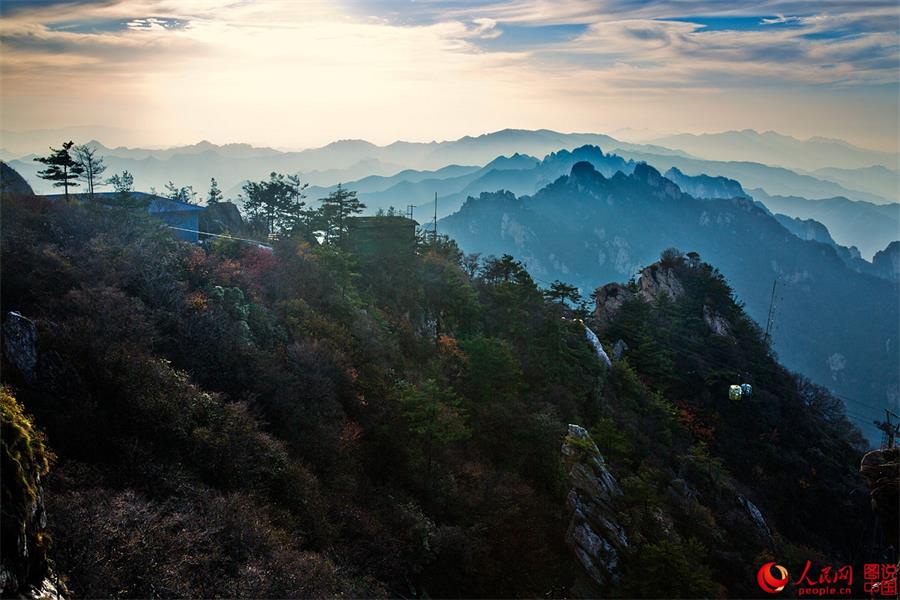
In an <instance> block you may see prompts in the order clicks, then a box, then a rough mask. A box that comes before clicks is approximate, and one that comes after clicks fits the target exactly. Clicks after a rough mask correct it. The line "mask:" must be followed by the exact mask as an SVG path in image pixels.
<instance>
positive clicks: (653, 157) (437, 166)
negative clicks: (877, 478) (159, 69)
mask: <svg viewBox="0 0 900 600" xmlns="http://www.w3.org/2000/svg"><path fill="white" fill-rule="evenodd" d="M63 133H65V134H67V135H64V136H63V135H62V134H63ZM74 133H78V134H79V135H74V136H73V135H70V134H74ZM47 135H49V134H47V133H46V132H44V133H42V134H41V136H39V138H40V140H41V141H42V142H43V141H45V140H47V139H51V140H52V141H51V143H52V144H55V145H57V146H58V145H59V143H61V142H62V141H64V139H74V140H75V141H76V142H79V143H80V142H81V141H82V140H81V139H79V136H80V135H84V133H82V132H81V130H71V131H70V130H63V131H61V132H60V133H59V135H60V137H59V138H47V137H46V136H47ZM93 135H94V136H96V135H97V134H96V133H94V134H93ZM20 138H22V136H21V135H15V136H11V137H9V138H4V139H9V140H11V141H15V142H16V145H15V147H16V148H21V147H23V143H24V142H23V141H22V139H20ZM53 140H55V141H53ZM88 145H91V146H94V147H95V148H97V149H98V151H99V152H100V154H101V155H104V156H106V159H107V160H106V162H107V165H108V167H109V169H108V172H109V171H115V172H119V171H122V170H128V171H130V172H131V173H132V174H133V175H134V176H135V182H136V185H137V186H138V187H139V188H140V189H143V190H149V189H150V188H153V187H155V188H157V189H162V188H163V187H164V186H165V184H166V183H167V182H168V181H170V180H171V181H173V182H175V183H176V184H177V185H179V186H192V187H193V188H194V190H195V191H197V192H198V193H199V194H201V196H202V194H203V193H204V192H205V191H206V189H207V188H208V186H209V179H210V178H211V177H215V178H216V179H217V180H218V181H219V185H220V187H221V188H222V189H223V190H224V191H225V192H226V197H235V196H236V195H237V194H238V193H239V192H240V188H241V185H242V184H243V182H245V181H247V180H260V179H264V178H266V177H268V175H269V173H271V172H272V171H277V172H281V173H287V174H296V173H300V174H301V177H302V179H303V181H304V182H306V183H309V184H310V185H311V186H320V187H325V188H327V187H331V186H335V185H337V184H338V183H344V184H345V186H346V187H351V188H353V187H354V184H356V183H357V182H358V181H359V180H361V179H365V178H368V177H371V176H380V177H396V176H400V177H402V179H401V180H398V181H395V182H394V183H401V182H406V183H409V184H413V183H417V182H420V181H422V179H417V180H416V179H411V178H406V177H404V174H410V173H413V172H432V171H433V172H435V174H434V175H433V176H432V177H430V179H434V180H435V181H436V180H444V179H448V178H452V177H453V176H451V175H449V174H447V173H437V171H439V170H443V169H444V168H445V167H447V166H448V165H463V166H469V167H472V168H473V170H474V169H479V168H483V167H485V166H486V165H488V164H489V163H491V161H494V160H495V159H496V158H497V157H510V158H509V161H510V163H509V164H507V165H505V166H504V167H503V169H499V168H497V167H498V165H495V169H496V170H526V171H527V170H529V169H531V168H532V167H533V163H532V164H529V161H528V159H530V158H531V157H537V158H534V161H535V162H536V161H538V160H539V159H540V157H545V156H547V155H549V154H551V153H553V152H556V151H558V150H559V149H561V148H564V149H568V150H570V151H574V149H577V148H580V147H582V146H585V145H591V146H599V147H601V148H604V149H606V150H607V151H609V152H610V153H612V154H617V155H619V156H620V157H622V158H623V159H625V160H633V161H636V162H639V161H645V162H647V163H649V164H652V165H654V166H656V167H657V168H659V169H661V170H663V171H665V170H667V169H669V168H671V167H675V168H677V169H679V170H680V171H681V172H682V173H685V174H688V175H700V174H707V175H710V176H713V177H720V176H721V177H727V178H730V179H735V180H738V181H740V182H741V183H742V184H743V186H744V188H745V189H751V188H762V189H764V190H765V191H766V192H767V193H769V194H780V195H797V196H804V197H808V198H823V197H832V196H845V197H847V198H850V199H853V200H864V201H869V202H874V203H884V202H887V201H889V200H890V201H893V200H896V199H897V191H896V186H894V188H891V181H892V179H891V177H892V173H893V174H894V175H896V173H895V172H894V171H891V170H890V169H886V168H880V169H875V168H872V169H869V168H868V167H863V168H861V169H856V167H854V166H853V165H857V164H859V162H860V161H859V160H856V159H854V158H853V157H854V156H856V154H858V152H857V150H854V148H853V147H849V146H847V147H844V146H838V148H843V150H842V152H843V153H838V152H835V153H833V154H832V155H829V156H831V158H832V159H833V162H829V163H827V165H826V167H832V168H831V169H830V170H829V169H827V168H826V169H825V170H823V171H822V172H821V173H820V172H800V171H792V170H789V169H786V168H782V167H774V166H769V165H771V164H774V163H777V162H778V161H777V158H778V157H777V155H775V154H773V155H767V156H760V157H755V158H754V159H753V160H744V161H743V162H725V161H722V160H704V159H700V158H696V157H693V156H691V155H690V154H688V153H686V152H684V151H681V150H677V149H676V150H672V149H669V148H665V147H662V146H658V145H652V144H631V143H627V142H623V141H621V140H617V139H615V138H613V137H610V136H607V135H603V134H594V133H559V132H555V131H550V130H537V131H530V130H518V129H506V130H502V131H497V132H493V133H488V134H484V135H480V136H474V137H473V136H466V137H463V138H460V139H457V140H449V141H443V142H425V143H423V142H404V141H398V142H394V143H392V144H388V145H384V146H378V145H376V144H372V143H371V142H368V141H365V140H340V141H336V142H333V143H331V144H328V145H326V146H323V147H321V148H312V149H308V150H303V151H280V150H276V149H273V148H265V147H263V148H259V147H254V146H250V145H248V144H224V145H216V144H213V143H210V142H208V141H202V142H199V143H197V144H192V145H189V146H180V147H176V148H169V149H163V150H159V149H141V148H123V147H117V148H109V147H106V146H105V145H103V144H101V143H100V142H98V141H96V140H94V141H91V142H88ZM29 147H31V148H32V150H31V151H32V152H44V151H45V150H46V144H44V143H41V144H40V145H32V146H29ZM517 154H518V156H519V159H516V158H515V157H516V155H517ZM0 155H2V157H3V158H4V159H5V160H7V161H8V162H9V163H10V165H11V166H12V167H13V168H15V169H17V170H18V171H19V172H20V173H21V174H22V175H23V176H24V177H25V178H26V179H27V180H28V181H29V183H30V184H31V185H32V186H33V187H34V188H35V190H36V191H37V192H39V193H45V192H48V191H49V190H48V189H46V188H45V184H44V182H42V181H40V180H39V179H38V178H37V177H36V173H37V170H38V165H37V164H36V163H34V162H33V161H32V160H31V159H32V158H33V157H34V155H33V154H28V155H24V156H23V155H22V154H21V153H9V152H0ZM879 156H880V155H879ZM522 157H525V158H522ZM721 157H722V156H721V155H716V156H712V157H711V158H717V159H720V158H721ZM569 167H571V165H569ZM834 167H837V169H835V168H834ZM851 167H852V168H851ZM867 169H868V170H867ZM456 175H460V173H457V174H456ZM426 179H427V178H426ZM895 179H896V178H895ZM471 182H472V179H469V180H458V181H455V182H445V183H443V184H441V187H440V188H438V189H432V190H431V191H430V193H425V192H424V191H423V193H422V195H423V196H428V197H429V198H433V197H434V193H435V192H437V193H438V196H439V197H441V196H448V195H452V194H462V195H463V196H462V200H464V199H465V197H466V195H468V194H478V193H480V192H481V191H494V190H495V189H497V188H493V189H490V188H485V189H481V190H479V189H466V190H464V188H466V186H467V185H468V184H470V183H471ZM429 185H431V186H432V187H435V186H436V184H434V183H433V182H432V183H430V184H429ZM419 187H426V186H419ZM476 187H477V186H476ZM892 189H893V191H892ZM385 190H386V188H385V189H382V190H378V191H385ZM359 191H362V190H359ZM406 191H407V190H404V189H402V188H401V189H398V190H396V192H398V193H399V192H406ZM534 191H535V190H534V189H529V188H527V186H526V188H524V191H523V192H521V193H532V192H534ZM409 192H410V193H411V194H412V197H410V198H405V199H404V198H399V199H398V198H393V199H387V198H386V197H381V198H374V199H371V203H372V205H373V206H377V207H382V206H389V205H392V204H393V205H396V204H420V203H421V201H420V199H419V196H418V195H417V194H418V192H417V191H416V188H412V190H409ZM451 205H452V202H451ZM439 209H440V202H439ZM439 212H440V210H439Z"/></svg>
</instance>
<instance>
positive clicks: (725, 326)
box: [703, 305, 731, 335]
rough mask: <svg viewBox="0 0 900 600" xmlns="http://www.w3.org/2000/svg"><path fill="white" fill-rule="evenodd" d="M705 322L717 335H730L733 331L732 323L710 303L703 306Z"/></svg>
mask: <svg viewBox="0 0 900 600" xmlns="http://www.w3.org/2000/svg"><path fill="white" fill-rule="evenodd" d="M703 322H704V323H706V326H707V327H709V328H710V329H711V330H712V332H713V333H715V334H716V335H728V334H729V333H731V325H729V323H728V321H726V320H725V319H724V318H723V317H722V316H721V315H720V314H719V313H717V312H716V311H714V310H713V309H712V308H710V307H709V305H704V306H703Z"/></svg>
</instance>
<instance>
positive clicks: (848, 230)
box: [749, 189, 900, 259]
mask: <svg viewBox="0 0 900 600" xmlns="http://www.w3.org/2000/svg"><path fill="white" fill-rule="evenodd" d="M749 193H750V195H751V196H753V198H754V199H756V200H758V201H760V202H762V203H763V204H765V205H766V207H768V208H769V210H771V211H772V212H777V213H782V214H785V215H788V216H790V217H797V218H800V219H815V220H816V221H819V222H820V223H822V224H823V225H825V226H826V227H827V228H828V231H829V233H830V234H831V235H832V237H834V239H835V240H836V241H837V242H838V243H839V244H842V245H844V246H856V247H858V248H859V251H860V253H861V254H862V256H863V257H864V258H866V259H871V258H872V256H873V255H874V254H875V253H876V252H878V251H879V250H882V249H884V248H885V247H886V246H887V245H888V244H890V243H891V242H892V241H894V240H897V239H898V237H900V204H896V203H894V204H872V203H870V202H859V201H853V200H848V199H847V198H844V197H840V196H839V197H836V198H823V199H816V200H810V199H808V198H803V197H799V196H772V195H769V194H767V193H766V192H765V191H763V190H761V189H751V190H749Z"/></svg>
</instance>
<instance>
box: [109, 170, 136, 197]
mask: <svg viewBox="0 0 900 600" xmlns="http://www.w3.org/2000/svg"><path fill="white" fill-rule="evenodd" d="M106 185H111V186H113V189H114V190H115V191H116V193H117V194H130V193H131V192H133V191H134V175H132V174H131V173H129V172H128V171H122V174H121V175H119V174H118V173H117V174H115V175H113V176H112V177H110V178H109V179H107V180H106Z"/></svg>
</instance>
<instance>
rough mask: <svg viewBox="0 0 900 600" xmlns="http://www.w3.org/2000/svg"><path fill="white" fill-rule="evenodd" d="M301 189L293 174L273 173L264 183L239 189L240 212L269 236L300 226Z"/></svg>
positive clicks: (303, 196)
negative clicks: (242, 208)
mask: <svg viewBox="0 0 900 600" xmlns="http://www.w3.org/2000/svg"><path fill="white" fill-rule="evenodd" d="M305 188H306V184H301V183H300V178H299V177H298V176H297V175H290V176H287V177H285V176H284V175H282V174H281V173H274V172H273V173H271V174H269V180H268V181H258V182H257V181H248V182H247V183H245V184H244V186H243V190H244V195H245V198H244V210H246V211H247V213H248V215H249V216H250V220H251V221H252V222H255V223H258V224H260V225H261V226H262V227H263V228H264V229H265V230H266V233H268V234H270V235H271V234H276V233H280V232H283V231H290V230H292V229H294V228H295V227H298V226H303V224H304V221H305V212H304V210H303V207H304V206H306V203H305V202H303V198H305V197H306V196H305V195H304V194H303V190H304V189H305Z"/></svg>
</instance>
